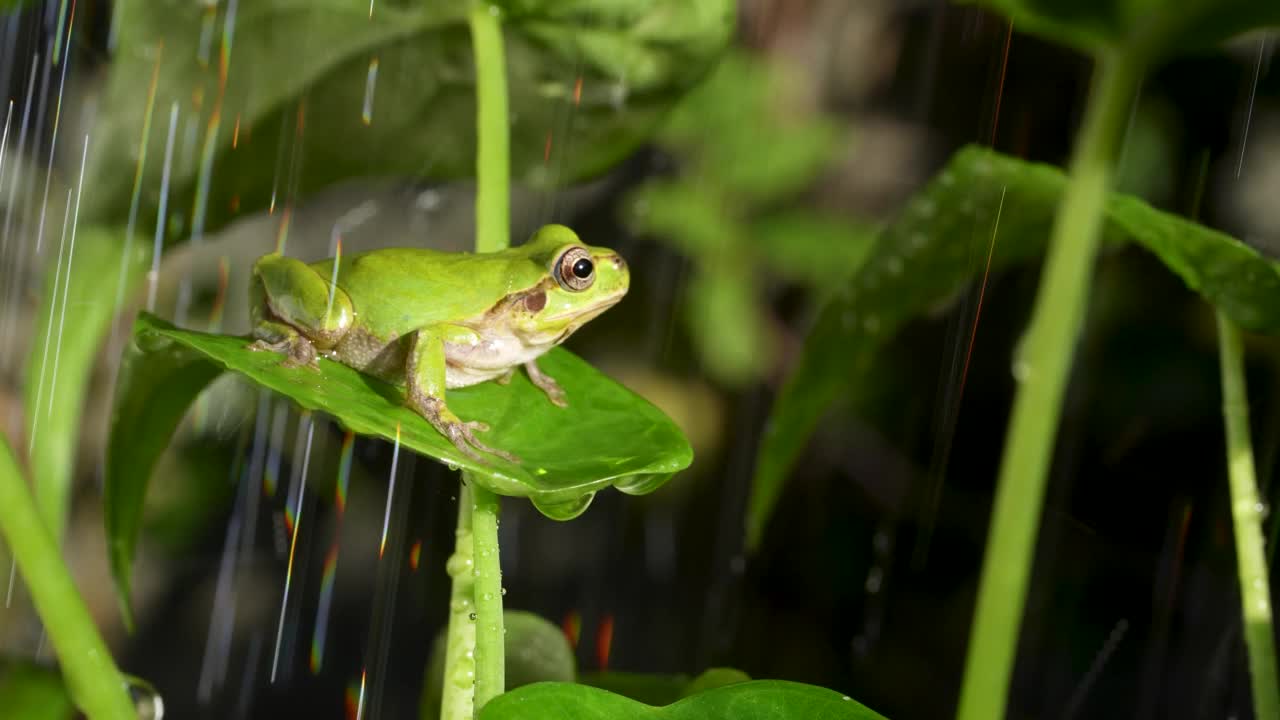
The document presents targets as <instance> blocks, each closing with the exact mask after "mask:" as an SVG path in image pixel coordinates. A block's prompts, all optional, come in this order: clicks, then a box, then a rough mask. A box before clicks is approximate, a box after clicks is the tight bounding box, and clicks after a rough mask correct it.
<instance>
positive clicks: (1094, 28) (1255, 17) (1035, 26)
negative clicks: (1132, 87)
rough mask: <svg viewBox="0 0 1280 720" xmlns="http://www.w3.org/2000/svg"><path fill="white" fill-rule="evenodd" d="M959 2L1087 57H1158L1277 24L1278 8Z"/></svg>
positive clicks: (1254, 3)
mask: <svg viewBox="0 0 1280 720" xmlns="http://www.w3.org/2000/svg"><path fill="white" fill-rule="evenodd" d="M960 1H961V2H965V3H972V4H977V5H985V6H987V7H989V8H991V9H992V10H995V11H997V12H999V13H1000V14H1001V15H1004V16H1005V17H1007V18H1009V20H1010V21H1012V22H1013V26H1014V28H1015V29H1017V30H1020V31H1025V32H1031V33H1034V34H1036V35H1039V36H1041V37H1043V38H1046V39H1048V40H1052V41H1055V42H1059V43H1062V44H1064V45H1072V46H1074V47H1076V48H1077V49H1079V50H1083V51H1084V52H1087V53H1098V52H1100V51H1104V50H1118V49H1126V48H1129V49H1137V51H1138V52H1145V53H1148V54H1149V55H1151V56H1155V57H1162V56H1167V55H1173V54H1177V53H1181V52H1192V51H1196V50H1203V49H1205V48H1210V47H1213V46H1215V45H1217V44H1218V43H1221V42H1222V41H1224V40H1227V39H1229V38H1231V37H1232V36H1235V35H1238V34H1240V33H1243V32H1246V31H1248V30H1253V29H1256V28H1262V27H1267V26H1270V25H1278V24H1280V3H1275V2H1270V1H1269V0H960ZM1134 46H1136V48H1134Z"/></svg>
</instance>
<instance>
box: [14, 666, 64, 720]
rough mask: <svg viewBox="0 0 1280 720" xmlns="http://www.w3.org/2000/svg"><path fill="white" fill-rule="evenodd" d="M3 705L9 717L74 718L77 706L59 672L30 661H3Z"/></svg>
mask: <svg viewBox="0 0 1280 720" xmlns="http://www.w3.org/2000/svg"><path fill="white" fill-rule="evenodd" d="M0 708H4V717H5V718H6V719H7V720H70V719H71V718H72V717H74V716H75V709H76V708H75V705H74V704H72V702H71V696H70V695H68V694H67V689H66V687H64V686H63V684H62V678H61V677H60V676H59V675H58V673H56V672H54V671H53V670H49V669H46V668H43V667H40V666H38V665H33V664H31V663H28V662H0Z"/></svg>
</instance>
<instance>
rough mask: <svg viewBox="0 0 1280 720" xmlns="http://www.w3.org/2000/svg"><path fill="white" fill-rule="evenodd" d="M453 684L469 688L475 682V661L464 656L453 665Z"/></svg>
mask: <svg viewBox="0 0 1280 720" xmlns="http://www.w3.org/2000/svg"><path fill="white" fill-rule="evenodd" d="M452 679H453V684H454V685H456V686H458V687H460V688H464V689H465V688H469V687H471V686H472V685H475V684H476V661H475V660H472V659H471V658H469V657H464V658H462V659H460V660H458V662H457V663H456V664H455V665H454V668H453V678H452Z"/></svg>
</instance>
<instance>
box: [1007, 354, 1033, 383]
mask: <svg viewBox="0 0 1280 720" xmlns="http://www.w3.org/2000/svg"><path fill="white" fill-rule="evenodd" d="M1010 371H1011V372H1012V373H1013V379H1014V380H1017V381H1018V382H1026V381H1027V379H1028V378H1030V377H1031V363H1029V362H1027V361H1026V360H1023V359H1021V358H1017V359H1015V360H1014V361H1013V367H1012V368H1010Z"/></svg>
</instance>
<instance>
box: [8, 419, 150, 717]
mask: <svg viewBox="0 0 1280 720" xmlns="http://www.w3.org/2000/svg"><path fill="white" fill-rule="evenodd" d="M0 533H3V535H4V540H5V542H6V543H8V545H9V550H10V551H11V552H12V553H13V557H14V559H15V560H16V561H17V563H18V570H19V571H20V572H21V573H22V579H23V580H24V581H26V583H27V588H28V590H29V591H30V593H31V599H32V601H33V602H34V603H35V607H36V611H37V612H39V613H40V619H41V620H42V621H43V622H44V626H45V630H46V632H48V633H49V639H50V641H51V642H52V643H53V649H54V651H56V652H57V654H58V662H59V663H60V664H61V666H62V675H63V677H64V679H65V680H66V683H67V688H68V689H69V690H70V692H71V697H72V699H73V700H74V701H75V703H76V705H77V706H78V707H79V708H80V709H81V710H82V711H84V713H85V715H87V716H89V718H91V720H133V719H134V718H136V714H135V713H134V708H133V703H132V701H131V700H130V699H129V691H128V685H127V684H126V682H125V680H124V677H123V676H122V675H121V674H120V670H119V669H117V668H116V666H115V663H114V662H112V660H111V653H110V652H109V651H108V650H107V645H106V643H105V642H103V640H102V636H101V635H99V634H98V628H97V627H96V626H95V625H94V624H93V618H92V617H90V615H89V608H87V607H86V606H85V604H84V600H83V599H82V598H81V597H80V591H79V589H77V588H76V584H75V581H74V580H72V578H71V573H70V572H68V571H67V566H66V565H65V564H63V562H62V556H61V555H60V554H59V552H58V546H57V544H56V543H54V541H53V537H52V536H51V535H50V534H49V530H48V528H46V527H45V525H44V523H43V522H42V521H41V519H40V513H39V512H37V511H36V504H35V501H34V500H33V499H32V497H31V493H30V492H29V491H28V490H27V485H26V481H25V480H23V478H22V474H21V473H20V471H19V470H18V464H17V462H16V461H15V460H14V457H13V452H12V450H10V448H9V446H8V444H7V443H5V442H4V441H3V440H0Z"/></svg>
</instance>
